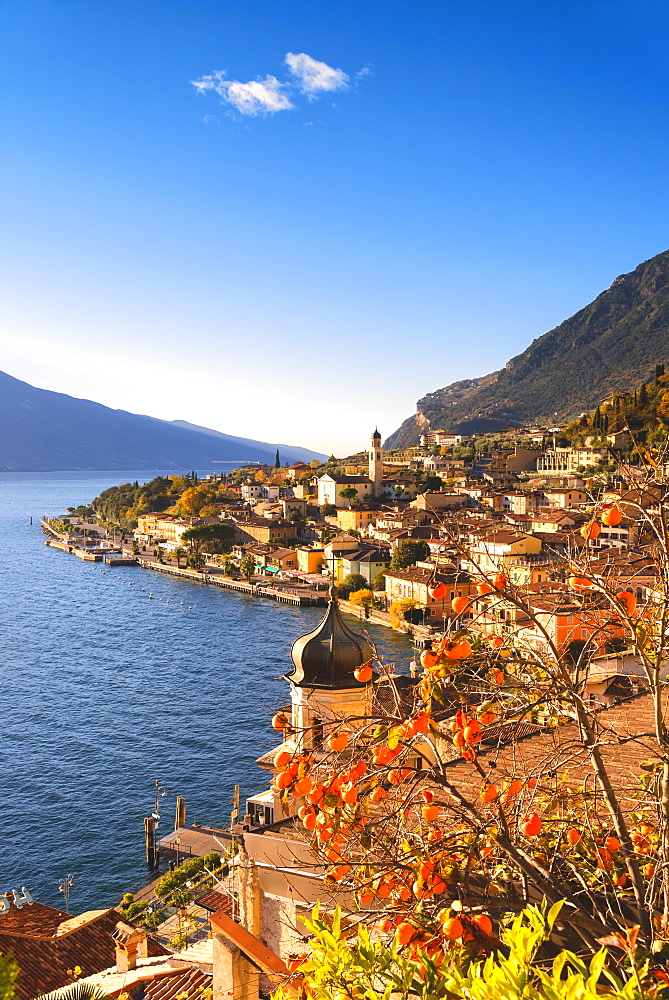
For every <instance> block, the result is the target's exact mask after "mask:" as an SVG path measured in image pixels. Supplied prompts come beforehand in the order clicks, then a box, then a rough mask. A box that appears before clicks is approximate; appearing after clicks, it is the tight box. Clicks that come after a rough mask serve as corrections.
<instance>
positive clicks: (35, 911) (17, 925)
mask: <svg viewBox="0 0 669 1000" xmlns="http://www.w3.org/2000/svg"><path fill="white" fill-rule="evenodd" d="M8 899H9V902H10V909H9V910H8V911H7V912H6V913H0V935H2V934H14V933H16V934H28V935H31V936H32V935H44V936H46V937H51V936H52V935H53V934H55V933H56V930H57V929H58V927H59V925H60V924H62V923H63V921H64V920H69V919H70V917H69V914H68V913H65V912H64V911H63V910H56V909H54V908H53V906H46V905H45V904H44V903H38V902H37V901H35V902H34V903H33V904H32V905H31V906H23V907H22V908H21V909H18V907H16V906H13V905H11V903H12V899H11V898H9V895H8Z"/></svg>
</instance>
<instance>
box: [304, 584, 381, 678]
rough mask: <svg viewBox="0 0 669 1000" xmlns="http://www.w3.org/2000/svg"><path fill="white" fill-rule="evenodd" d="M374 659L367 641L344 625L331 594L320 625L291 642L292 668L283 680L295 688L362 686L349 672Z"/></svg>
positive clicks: (335, 599) (372, 651)
mask: <svg viewBox="0 0 669 1000" xmlns="http://www.w3.org/2000/svg"><path fill="white" fill-rule="evenodd" d="M373 656H374V650H373V649H372V646H371V644H370V643H369V641H368V640H367V639H366V638H365V637H364V635H360V634H359V633H358V632H353V631H352V630H351V629H350V628H349V627H348V625H346V624H345V623H344V620H343V619H342V616H341V613H340V611H339V607H338V604H337V598H336V597H335V596H334V595H333V594H332V593H331V594H330V603H329V605H328V610H327V612H326V614H325V617H324V618H323V621H322V622H321V623H320V625H318V626H317V628H315V629H314V630H313V632H309V633H307V635H303V636H300V638H299V639H296V640H295V642H294V643H293V648H292V650H291V657H292V660H293V663H294V664H295V669H294V670H293V671H292V672H291V673H289V674H286V679H287V680H289V681H290V682H291V683H292V684H296V685H297V686H298V687H318V688H333V689H336V688H355V687H363V686H364V684H363V682H361V681H357V680H356V679H355V677H354V676H353V672H354V671H355V670H357V669H358V667H360V666H362V664H363V663H369V661H370V660H371V659H372V658H373Z"/></svg>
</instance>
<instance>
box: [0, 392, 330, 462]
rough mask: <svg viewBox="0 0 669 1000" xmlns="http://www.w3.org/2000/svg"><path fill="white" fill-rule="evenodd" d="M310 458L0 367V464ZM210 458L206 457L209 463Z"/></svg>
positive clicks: (300, 451)
mask: <svg viewBox="0 0 669 1000" xmlns="http://www.w3.org/2000/svg"><path fill="white" fill-rule="evenodd" d="M277 448H278V449H279V452H280V455H281V459H282V461H283V462H286V461H290V462H295V461H298V460H299V461H303V462H310V461H311V460H312V459H314V458H318V459H323V458H325V456H324V455H321V454H319V453H317V452H313V451H310V450H309V449H307V448H300V447H296V446H291V445H284V444H276V443H269V442H264V441H253V440H250V439H248V438H240V437H232V436H230V435H228V434H223V433H221V432H220V431H214V430H210V429H209V428H206V427H197V426H196V425H194V424H187V423H186V422H185V421H168V420H157V419H155V418H154V417H146V416H142V415H141V414H138V413H128V412H127V411H126V410H112V409H110V408H109V407H108V406H102V405H101V404H100V403H93V402H91V400H88V399H75V398H74V397H72V396H66V395H64V394H63V393H60V392H51V391H49V390H47V389H37V388H35V387H34V386H32V385H28V383H27V382H20V381H19V380H18V379H16V378H12V376H11V375H7V374H5V373H4V372H0V470H2V471H5V472H43V471H51V470H58V469H72V470H87V469H109V470H113V469H123V470H134V469H137V470H139V469H160V470H166V471H167V470H169V469H174V470H175V471H183V470H187V469H193V468H195V469H200V470H205V469H213V470H215V469H220V470H221V471H223V472H225V471H229V470H230V468H231V465H225V464H221V465H217V464H216V463H217V462H223V463H224V462H235V461H236V462H242V461H253V462H262V463H267V464H272V465H273V464H274V460H275V457H276V449H277ZM212 463H213V464H212Z"/></svg>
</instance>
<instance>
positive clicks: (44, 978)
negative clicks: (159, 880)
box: [0, 903, 169, 1000]
mask: <svg viewBox="0 0 669 1000" xmlns="http://www.w3.org/2000/svg"><path fill="white" fill-rule="evenodd" d="M35 906H39V907H40V909H39V910H37V911H36V916H37V918H38V919H37V921H36V920H35V917H32V916H31V915H30V911H31V910H32V909H33V907H35ZM13 911H14V914H15V915H13ZM44 911H50V912H48V913H45V912H44ZM57 915H60V917H61V919H59V920H58V924H57V925H56V927H55V928H54V921H55V920H56V916H57ZM85 916H86V915H85V914H82V915H81V917H79V918H78V919H79V920H80V921H81V920H82V918H85ZM8 917H9V918H10V920H7V918H8ZM69 920H73V918H71V917H68V915H67V914H62V913H61V912H60V911H58V910H52V909H51V907H43V906H42V904H38V903H35V904H33V906H32V907H31V906H24V907H23V909H22V910H20V911H18V913H17V911H15V908H14V907H12V909H10V911H9V913H6V914H2V915H0V954H5V953H6V952H8V951H11V952H12V954H13V956H14V958H15V959H16V962H17V964H18V966H19V969H20V972H19V978H18V980H17V983H16V995H17V997H18V998H19V1000H32V998H33V997H37V996H40V995H41V994H42V993H50V992H51V991H52V990H57V989H60V988H61V987H63V986H68V985H69V984H70V983H73V982H74V981H75V979H74V977H73V976H71V975H70V974H69V973H68V969H74V967H75V966H77V965H78V966H79V967H80V968H81V970H82V975H83V976H84V977H85V976H90V975H93V974H94V973H96V972H101V971H102V970H103V969H108V968H109V967H110V966H112V965H114V964H115V962H116V947H115V943H114V939H113V937H112V933H113V931H114V929H115V928H116V925H117V924H118V922H119V920H120V917H119V915H118V913H117V912H116V910H111V909H110V910H103V911H92V913H91V917H90V919H89V920H86V921H85V922H83V923H79V925H78V926H75V927H73V929H72V930H65V931H64V933H61V934H59V935H58V936H56V931H57V930H58V928H59V927H60V926H61V925H62V924H63V923H65V922H66V921H69ZM123 922H124V923H125V922H126V921H123ZM5 927H6V928H7V930H5ZM148 949H149V955H166V954H169V952H168V951H167V949H165V948H163V946H162V945H160V944H158V943H157V942H156V941H152V940H149V942H148Z"/></svg>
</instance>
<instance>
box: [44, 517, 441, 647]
mask: <svg viewBox="0 0 669 1000" xmlns="http://www.w3.org/2000/svg"><path fill="white" fill-rule="evenodd" d="M42 528H43V530H44V533H45V534H46V535H47V540H46V544H47V545H50V546H52V547H53V548H57V549H60V550H61V551H63V552H68V553H70V554H71V555H74V556H77V557H78V558H79V559H82V560H84V561H88V562H102V561H104V562H106V563H110V564H111V565H117V566H119V565H131V564H135V565H138V566H141V567H142V569H150V570H153V571H154V572H157V573H166V574H168V575H169V576H180V577H182V578H185V579H188V580H192V581H193V582H194V583H203V584H206V585H210V586H215V587H222V588H223V589H225V590H236V591H238V592H239V593H245V594H248V595H249V596H250V597H261V598H269V599H271V600H274V601H277V602H278V603H280V604H292V605H293V606H295V607H318V606H324V605H325V604H326V603H327V602H326V596H325V593H324V591H317V590H312V589H310V588H306V587H301V586H299V585H295V584H292V583H291V584H286V585H285V586H284V585H283V584H282V585H279V584H277V583H266V582H258V581H253V580H250V581H247V580H234V579H232V577H228V576H225V575H224V574H223V573H222V572H221V570H220V568H219V567H217V566H215V565H213V564H207V565H206V566H205V567H204V569H202V570H194V569H187V568H185V567H177V566H171V565H168V564H167V563H161V562H159V561H158V560H157V559H156V558H154V557H152V556H147V555H146V554H144V553H142V554H139V555H133V553H132V550H131V549H130V548H129V547H124V546H122V545H116V546H114V547H113V548H109V547H106V546H104V547H103V546H86V547H84V546H83V545H82V544H81V542H79V544H78V543H77V540H76V539H73V538H70V537H68V536H64V535H62V534H60V533H59V532H57V531H55V529H53V528H52V527H51V526H50V525H49V523H48V521H47V520H45V519H43V520H42ZM339 606H340V608H341V610H342V611H343V612H345V613H346V614H350V615H353V616H355V617H356V618H361V619H363V620H365V621H368V622H370V623H371V624H374V625H382V626H384V627H385V628H393V627H394V626H393V625H392V624H391V620H390V615H389V614H388V612H387V611H381V610H379V609H377V608H364V607H360V605H357V604H351V602H350V601H344V600H342V599H340V601H339ZM399 624H400V628H399V631H402V632H405V633H408V634H410V635H412V636H413V638H414V641H415V642H416V644H417V645H419V646H426V645H428V644H429V642H431V641H432V639H433V638H434V637H435V632H434V630H433V629H432V628H430V627H428V626H424V625H413V624H411V623H410V622H400V623H399Z"/></svg>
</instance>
